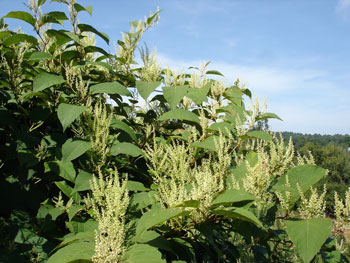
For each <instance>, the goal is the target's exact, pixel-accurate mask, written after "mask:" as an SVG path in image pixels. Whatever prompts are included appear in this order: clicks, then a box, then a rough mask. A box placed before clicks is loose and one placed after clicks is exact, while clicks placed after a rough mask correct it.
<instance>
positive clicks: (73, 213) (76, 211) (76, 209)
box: [68, 205, 84, 221]
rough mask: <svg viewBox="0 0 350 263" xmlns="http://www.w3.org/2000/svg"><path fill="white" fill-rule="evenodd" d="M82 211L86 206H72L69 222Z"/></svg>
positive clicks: (69, 212)
mask: <svg viewBox="0 0 350 263" xmlns="http://www.w3.org/2000/svg"><path fill="white" fill-rule="evenodd" d="M81 210H84V206H82V205H72V206H71V207H70V208H69V210H68V219H69V221H71V220H72V218H73V217H74V216H75V215H76V214H77V213H78V212H79V211H81Z"/></svg>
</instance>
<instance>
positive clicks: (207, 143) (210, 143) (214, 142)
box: [191, 135, 220, 151]
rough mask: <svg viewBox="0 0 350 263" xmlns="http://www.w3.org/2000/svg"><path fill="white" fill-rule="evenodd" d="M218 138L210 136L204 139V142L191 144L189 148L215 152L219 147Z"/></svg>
mask: <svg viewBox="0 0 350 263" xmlns="http://www.w3.org/2000/svg"><path fill="white" fill-rule="evenodd" d="M219 140H220V138H219V136H216V135H212V136H209V137H208V138H206V139H205V140H204V141H201V142H195V143H192V144H191V146H193V147H199V148H203V149H207V150H209V151H216V150H217V149H218V146H219Z"/></svg>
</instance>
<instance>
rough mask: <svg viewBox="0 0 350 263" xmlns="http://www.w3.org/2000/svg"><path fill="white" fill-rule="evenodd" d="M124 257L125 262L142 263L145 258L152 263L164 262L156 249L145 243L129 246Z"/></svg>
mask: <svg viewBox="0 0 350 263" xmlns="http://www.w3.org/2000/svg"><path fill="white" fill-rule="evenodd" d="M125 257H126V262H127V263H144V262H145V259H147V261H148V262H152V263H166V260H164V259H162V254H161V253H160V252H159V250H158V249H156V248H155V247H152V246H149V245H146V244H136V245H133V246H131V247H130V248H129V249H128V250H127V251H126V253H125Z"/></svg>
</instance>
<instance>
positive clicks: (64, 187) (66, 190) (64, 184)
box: [55, 181, 73, 198]
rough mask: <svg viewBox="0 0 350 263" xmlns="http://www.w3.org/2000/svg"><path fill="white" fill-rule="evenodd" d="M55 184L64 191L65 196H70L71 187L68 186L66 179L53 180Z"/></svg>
mask: <svg viewBox="0 0 350 263" xmlns="http://www.w3.org/2000/svg"><path fill="white" fill-rule="evenodd" d="M55 185H56V186H57V187H58V188H59V189H60V190H61V191H62V193H64V194H65V195H66V196H67V197H69V198H70V197H72V192H73V188H72V187H70V186H69V185H68V184H67V182H66V181H59V182H55Z"/></svg>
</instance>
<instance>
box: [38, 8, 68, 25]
mask: <svg viewBox="0 0 350 263" xmlns="http://www.w3.org/2000/svg"><path fill="white" fill-rule="evenodd" d="M64 20H68V17H67V16H66V14H65V13H64V12H58V11H54V12H50V13H46V14H43V15H42V17H41V20H40V25H41V26H43V25H45V24H48V23H56V24H60V25H62V26H63V25H64Z"/></svg>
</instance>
